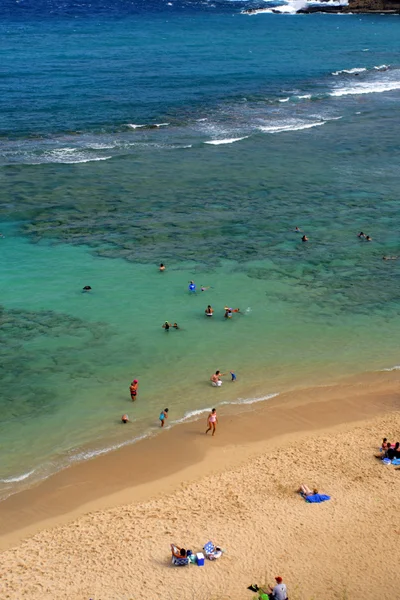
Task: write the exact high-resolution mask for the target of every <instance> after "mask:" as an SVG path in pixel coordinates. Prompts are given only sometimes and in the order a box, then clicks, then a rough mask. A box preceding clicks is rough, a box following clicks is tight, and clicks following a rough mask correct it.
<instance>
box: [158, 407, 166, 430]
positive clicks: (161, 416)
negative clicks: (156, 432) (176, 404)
mask: <svg viewBox="0 0 400 600" xmlns="http://www.w3.org/2000/svg"><path fill="white" fill-rule="evenodd" d="M159 418H160V427H164V422H165V419H168V408H164V410H162V411H161V413H160V417H159Z"/></svg>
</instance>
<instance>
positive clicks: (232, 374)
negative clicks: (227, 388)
mask: <svg viewBox="0 0 400 600" xmlns="http://www.w3.org/2000/svg"><path fill="white" fill-rule="evenodd" d="M229 373H230V374H231V377H232V379H231V381H236V374H235V372H234V371H229Z"/></svg>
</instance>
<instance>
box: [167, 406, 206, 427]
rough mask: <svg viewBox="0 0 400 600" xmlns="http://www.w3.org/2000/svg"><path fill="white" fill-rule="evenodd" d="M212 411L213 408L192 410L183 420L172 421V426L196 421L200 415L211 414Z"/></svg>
mask: <svg viewBox="0 0 400 600" xmlns="http://www.w3.org/2000/svg"><path fill="white" fill-rule="evenodd" d="M210 410H211V408H200V409H198V410H190V411H189V412H187V413H185V414H184V415H183V417H182V418H181V419H177V420H176V421H172V423H171V425H178V424H179V423H185V422H186V421H192V420H193V421H194V420H196V418H197V417H199V416H200V415H203V414H204V413H207V412H210Z"/></svg>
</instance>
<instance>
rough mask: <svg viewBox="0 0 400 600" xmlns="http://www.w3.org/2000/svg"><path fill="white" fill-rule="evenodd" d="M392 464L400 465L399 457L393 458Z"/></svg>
mask: <svg viewBox="0 0 400 600" xmlns="http://www.w3.org/2000/svg"><path fill="white" fill-rule="evenodd" d="M392 465H400V458H393V460H392Z"/></svg>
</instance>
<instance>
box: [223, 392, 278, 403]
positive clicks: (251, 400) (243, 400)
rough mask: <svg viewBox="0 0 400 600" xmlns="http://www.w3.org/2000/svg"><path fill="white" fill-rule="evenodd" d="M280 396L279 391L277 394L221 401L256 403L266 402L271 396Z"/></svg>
mask: <svg viewBox="0 0 400 600" xmlns="http://www.w3.org/2000/svg"><path fill="white" fill-rule="evenodd" d="M276 396H279V393H278V392H276V393H275V394H267V395H266V396H258V397H256V398H238V399H237V400H233V401H232V402H221V404H256V403H257V402H264V401H265V400H271V398H276Z"/></svg>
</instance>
